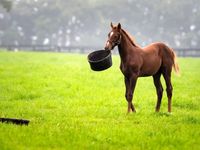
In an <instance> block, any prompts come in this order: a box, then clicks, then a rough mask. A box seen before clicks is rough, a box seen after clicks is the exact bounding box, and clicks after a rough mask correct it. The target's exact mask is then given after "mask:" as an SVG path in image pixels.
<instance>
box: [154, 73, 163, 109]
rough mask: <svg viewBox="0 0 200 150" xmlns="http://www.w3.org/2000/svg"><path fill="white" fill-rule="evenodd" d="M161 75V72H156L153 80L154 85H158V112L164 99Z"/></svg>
mask: <svg viewBox="0 0 200 150" xmlns="http://www.w3.org/2000/svg"><path fill="white" fill-rule="evenodd" d="M160 76H161V73H160V72H158V73H156V74H155V75H154V76H153V81H154V85H155V87H156V92H157V104H156V112H159V111H160V105H161V100H162V95H163V87H162V84H161V82H160Z"/></svg>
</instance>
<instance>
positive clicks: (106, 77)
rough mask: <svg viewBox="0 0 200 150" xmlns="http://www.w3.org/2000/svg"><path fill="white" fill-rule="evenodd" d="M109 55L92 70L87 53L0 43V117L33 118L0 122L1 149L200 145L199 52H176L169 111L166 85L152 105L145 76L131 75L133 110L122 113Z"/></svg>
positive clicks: (119, 81) (119, 78)
mask: <svg viewBox="0 0 200 150" xmlns="http://www.w3.org/2000/svg"><path fill="white" fill-rule="evenodd" d="M113 63H114V64H113V66H112V67H111V68H110V69H108V70H106V71H103V72H94V71H91V70H90V68H89V65H88V62H87V57H86V55H79V54H65V53H39V52H38V53H33V52H17V53H15V52H6V51H0V117H14V118H25V119H29V120H30V121H31V122H30V124H29V125H28V126H17V125H13V124H4V123H0V149H1V150H4V149H6V150H7V149H10V150H13V149H30V150H32V149H92V150H93V149H131V150H137V149H144V150H148V149H152V150H160V149H166V150H168V149H169V150H171V149H180V150H184V149H185V150H187V149H195V150H197V149H200V69H199V67H200V59H199V58H179V65H180V68H181V76H180V77H177V76H176V75H174V73H173V75H172V82H173V86H174V95H173V101H172V102H173V103H172V104H173V105H172V111H173V112H172V114H168V113H167V97H166V93H164V96H163V101H162V105H161V112H160V113H155V112H154V108H155V105H156V92H155V88H154V85H153V80H152V78H151V77H149V78H139V80H138V82H137V86H136V90H135V94H134V104H135V107H136V110H137V113H136V114H134V113H132V114H129V115H126V111H127V102H126V100H125V98H124V90H125V87H124V80H123V75H122V74H121V72H120V70H119V57H118V56H113ZM162 83H163V86H164V88H165V85H164V80H163V79H162Z"/></svg>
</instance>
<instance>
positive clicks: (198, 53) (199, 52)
mask: <svg viewBox="0 0 200 150" xmlns="http://www.w3.org/2000/svg"><path fill="white" fill-rule="evenodd" d="M0 48H3V49H7V50H8V51H20V50H23V51H46V52H69V53H89V52H91V51H94V50H97V49H101V47H100V46H99V47H97V46H96V47H95V46H55V45H0ZM174 50H175V51H176V54H177V55H178V56H181V57H200V48H174ZM113 52H114V53H117V51H113Z"/></svg>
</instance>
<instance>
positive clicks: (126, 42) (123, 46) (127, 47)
mask: <svg viewBox="0 0 200 150" xmlns="http://www.w3.org/2000/svg"><path fill="white" fill-rule="evenodd" d="M136 48H137V46H136V45H135V44H134V43H132V42H131V41H130V39H129V38H128V37H127V35H126V34H125V33H123V32H122V34H121V43H120V44H119V45H118V50H119V54H120V57H121V60H122V61H126V58H127V56H128V55H130V54H132V52H133V51H135V50H136ZM131 51H132V52H131Z"/></svg>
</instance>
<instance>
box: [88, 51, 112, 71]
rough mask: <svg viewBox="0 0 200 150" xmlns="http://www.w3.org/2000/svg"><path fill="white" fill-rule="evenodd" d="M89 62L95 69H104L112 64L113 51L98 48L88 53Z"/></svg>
mask: <svg viewBox="0 0 200 150" xmlns="http://www.w3.org/2000/svg"><path fill="white" fill-rule="evenodd" d="M88 62H89V63H90V67H91V69H92V70H94V71H102V70H106V69H108V68H110V67H111V66H112V58H111V52H110V51H108V50H97V51H94V52H92V53H90V54H89V55H88Z"/></svg>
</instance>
